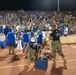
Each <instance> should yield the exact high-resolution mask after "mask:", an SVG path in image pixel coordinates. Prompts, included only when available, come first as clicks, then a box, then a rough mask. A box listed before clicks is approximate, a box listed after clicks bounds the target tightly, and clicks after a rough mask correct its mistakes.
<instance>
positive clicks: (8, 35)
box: [7, 30, 15, 55]
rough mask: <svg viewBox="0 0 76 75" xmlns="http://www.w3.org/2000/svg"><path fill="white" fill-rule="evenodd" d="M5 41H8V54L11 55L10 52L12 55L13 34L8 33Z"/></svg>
mask: <svg viewBox="0 0 76 75" xmlns="http://www.w3.org/2000/svg"><path fill="white" fill-rule="evenodd" d="M7 39H8V42H9V54H10V55H11V52H12V54H13V55H14V54H15V53H14V45H15V36H14V33H13V32H11V30H10V32H9V33H8V34H7Z"/></svg>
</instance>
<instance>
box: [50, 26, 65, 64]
mask: <svg viewBox="0 0 76 75" xmlns="http://www.w3.org/2000/svg"><path fill="white" fill-rule="evenodd" d="M50 39H51V40H52V44H51V47H52V55H53V58H52V61H53V62H54V63H56V52H58V53H59V55H60V56H61V57H62V58H63V61H64V65H66V59H65V55H64V54H63V52H62V47H61V41H60V33H59V30H58V29H57V26H56V25H53V26H52V33H51V34H50Z"/></svg>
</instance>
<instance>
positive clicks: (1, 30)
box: [0, 25, 3, 33]
mask: <svg viewBox="0 0 76 75" xmlns="http://www.w3.org/2000/svg"><path fill="white" fill-rule="evenodd" d="M2 32H3V26H1V25H0V33H2Z"/></svg>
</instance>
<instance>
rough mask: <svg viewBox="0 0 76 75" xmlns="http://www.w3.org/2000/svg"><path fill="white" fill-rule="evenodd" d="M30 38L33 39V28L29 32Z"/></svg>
mask: <svg viewBox="0 0 76 75" xmlns="http://www.w3.org/2000/svg"><path fill="white" fill-rule="evenodd" d="M30 37H31V38H32V37H34V32H33V28H32V27H31V32H30Z"/></svg>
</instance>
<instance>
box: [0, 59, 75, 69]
mask: <svg viewBox="0 0 76 75" xmlns="http://www.w3.org/2000/svg"><path fill="white" fill-rule="evenodd" d="M66 61H69V62H75V61H76V59H73V60H66ZM56 62H63V61H56ZM48 63H53V62H52V61H50V62H48ZM26 65H27V64H24V65H13V66H4V67H0V69H5V68H16V67H24V66H26ZM33 65H34V64H30V66H33Z"/></svg>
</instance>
